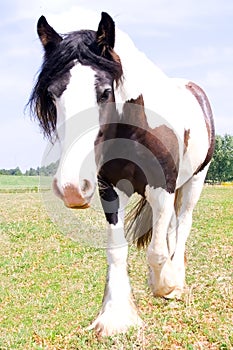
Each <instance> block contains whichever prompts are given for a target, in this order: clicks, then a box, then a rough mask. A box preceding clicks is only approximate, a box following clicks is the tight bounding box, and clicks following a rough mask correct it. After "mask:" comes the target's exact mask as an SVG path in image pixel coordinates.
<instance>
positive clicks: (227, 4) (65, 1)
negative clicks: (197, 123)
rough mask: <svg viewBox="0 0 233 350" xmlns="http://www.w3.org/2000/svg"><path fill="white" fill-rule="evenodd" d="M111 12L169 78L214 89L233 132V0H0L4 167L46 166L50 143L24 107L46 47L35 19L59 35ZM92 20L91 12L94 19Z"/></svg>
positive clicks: (221, 126) (223, 127) (0, 150)
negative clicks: (88, 12)
mask: <svg viewBox="0 0 233 350" xmlns="http://www.w3.org/2000/svg"><path fill="white" fill-rule="evenodd" d="M86 10H90V11H95V12H96V13H97V15H98V16H99V17H100V14H101V12H102V11H105V12H108V13H109V14H110V15H111V16H112V17H113V19H114V21H115V23H116V25H117V26H118V27H119V28H120V29H122V30H123V31H125V32H126V33H128V34H129V36H130V37H131V38H132V39H133V41H134V43H135V45H136V46H137V47H138V49H140V50H141V51H143V52H144V53H145V54H146V55H147V56H148V57H149V58H150V59H151V60H152V61H153V62H154V63H155V64H156V65H157V66H159V67H160V68H161V69H162V70H163V71H164V72H165V73H166V74H167V75H168V76H171V77H177V78H187V79H190V80H192V81H194V82H196V83H198V84H200V85H201V87H202V88H203V89H204V90H205V92H206V93H207V95H208V97H209V99H210V102H211V105H212V109H213V113H214V116H215V125H216V132H217V133H218V134H221V135H224V134H226V133H228V134H231V135H233V35H232V33H233V1H232V0H222V1H219V0H143V1H135V0H128V1H127V0H117V1H109V0H103V1H101V0H99V1H96V0H88V1H87V0H85V1H84V0H41V1H40V0H37V1H31V0H8V1H1V2H0V33H1V34H0V47H1V55H0V103H1V114H0V169H3V168H5V169H10V168H15V167H17V166H19V167H20V168H21V170H22V171H25V170H26V169H29V168H30V167H33V168H36V167H37V166H40V164H41V161H42V158H43V153H44V150H45V147H46V144H47V141H46V140H44V139H43V135H42V133H41V131H40V129H39V127H38V125H37V124H36V122H35V121H33V120H31V118H30V113H29V110H28V109H26V110H25V106H26V104H27V101H28V99H29V96H30V92H31V90H32V87H33V84H34V82H35V79H36V74H37V73H38V71H39V68H40V66H41V63H42V57H43V50H42V47H41V44H40V41H39V39H38V37H37V34H36V23H37V20H38V18H39V17H40V16H41V15H45V16H46V18H47V20H48V21H49V23H50V24H51V25H52V26H53V27H54V28H55V29H56V30H57V31H58V32H60V33H65V32H67V31H71V30H78V29H88V28H82V27H81V25H82V24H81V23H82V21H83V20H85V18H83V17H85V15H84V14H85V11H86ZM88 20H89V21H90V20H92V16H91V15H90V17H89V18H88Z"/></svg>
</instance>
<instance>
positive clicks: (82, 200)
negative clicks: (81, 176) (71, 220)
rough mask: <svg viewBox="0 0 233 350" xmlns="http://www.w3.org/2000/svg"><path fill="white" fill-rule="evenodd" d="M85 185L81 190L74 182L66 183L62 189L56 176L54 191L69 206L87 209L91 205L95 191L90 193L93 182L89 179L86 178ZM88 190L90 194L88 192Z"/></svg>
mask: <svg viewBox="0 0 233 350" xmlns="http://www.w3.org/2000/svg"><path fill="white" fill-rule="evenodd" d="M84 183H85V186H84V188H83V190H79V189H78V187H76V186H75V185H73V184H72V183H67V184H65V185H64V186H63V187H62V189H60V188H59V186H58V181H57V179H56V178H55V179H54V180H53V190H54V193H55V194H56V195H57V196H58V197H59V198H60V199H62V200H63V202H64V204H65V206H66V207H67V208H72V209H86V208H89V207H90V200H91V197H92V195H93V192H92V193H90V191H88V189H89V190H90V186H91V184H90V183H89V181H88V180H84ZM87 192H88V194H87Z"/></svg>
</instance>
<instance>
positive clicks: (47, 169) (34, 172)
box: [0, 161, 58, 176]
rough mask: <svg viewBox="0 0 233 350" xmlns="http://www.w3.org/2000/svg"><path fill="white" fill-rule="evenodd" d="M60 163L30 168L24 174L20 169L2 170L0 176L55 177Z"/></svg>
mask: <svg viewBox="0 0 233 350" xmlns="http://www.w3.org/2000/svg"><path fill="white" fill-rule="evenodd" d="M57 167H58V161H57V162H55V163H51V164H49V165H47V166H42V167H37V168H36V169H33V168H30V169H29V170H26V171H25V173H23V172H22V171H21V170H20V168H19V167H17V168H15V169H0V175H15V176H22V175H25V176H53V175H55V174H56V171H57Z"/></svg>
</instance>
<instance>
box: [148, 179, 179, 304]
mask: <svg viewBox="0 0 233 350" xmlns="http://www.w3.org/2000/svg"><path fill="white" fill-rule="evenodd" d="M146 198H147V200H148V202H149V203H150V205H151V207H152V212H153V234H152V239H151V242H150V244H149V246H148V251H147V258H148V263H149V283H150V286H151V289H152V292H153V294H154V295H155V296H164V297H166V295H168V294H170V293H171V292H172V291H173V290H174V289H175V288H176V275H175V272H174V268H173V263H172V261H171V258H170V252H169V248H168V244H167V233H168V229H169V224H170V222H171V218H172V215H173V212H174V193H168V192H167V191H166V190H165V189H162V188H156V189H154V188H153V187H150V186H149V185H148V186H147V187H146Z"/></svg>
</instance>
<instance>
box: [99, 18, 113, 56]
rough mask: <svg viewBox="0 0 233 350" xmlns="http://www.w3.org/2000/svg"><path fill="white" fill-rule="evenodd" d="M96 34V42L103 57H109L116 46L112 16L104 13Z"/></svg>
mask: <svg viewBox="0 0 233 350" xmlns="http://www.w3.org/2000/svg"><path fill="white" fill-rule="evenodd" d="M101 16H102V17H101V21H100V23H99V27H98V30H97V33H96V41H97V44H98V47H99V49H100V52H101V55H102V56H108V54H109V51H111V50H112V49H113V48H114V44H115V23H114V21H113V19H112V17H111V16H109V15H108V14H107V13H106V12H102V14H101Z"/></svg>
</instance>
